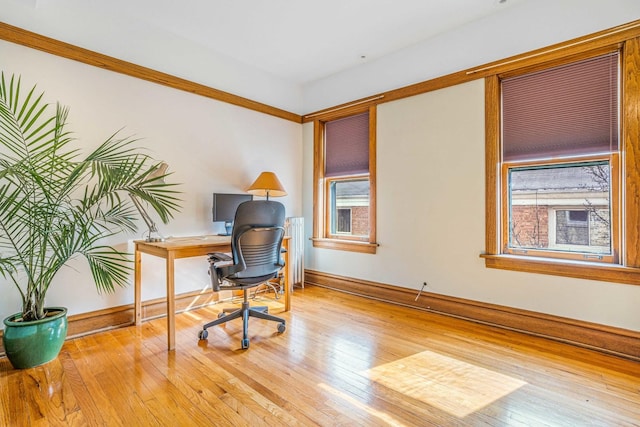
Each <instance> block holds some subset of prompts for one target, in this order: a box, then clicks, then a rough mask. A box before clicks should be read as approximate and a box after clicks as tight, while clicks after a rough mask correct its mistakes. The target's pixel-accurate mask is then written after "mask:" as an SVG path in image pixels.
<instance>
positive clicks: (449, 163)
mask: <svg viewBox="0 0 640 427" xmlns="http://www.w3.org/2000/svg"><path fill="white" fill-rule="evenodd" d="M377 123H378V130H377V144H378V145H377V156H378V158H377V162H378V170H377V183H378V192H377V203H378V215H377V235H378V241H379V243H380V247H379V248H378V252H377V254H375V255H369V254H359V253H353V252H343V251H335V250H328V249H315V248H312V247H311V245H309V244H308V245H307V254H306V261H305V262H306V268H309V269H313V270H319V271H323V272H328V273H332V274H336V275H341V276H347V277H354V278H359V279H364V280H369V281H373V282H378V283H388V284H392V285H395V286H401V287H406V288H410V289H411V288H412V289H415V290H416V292H417V290H418V289H419V288H420V287H421V286H422V283H423V282H424V281H427V282H428V284H429V287H428V288H427V289H426V290H427V291H430V292H435V293H439V294H444V295H450V296H455V297H460V298H466V299H470V300H476V301H483V302H488V303H492V304H499V305H505V306H511V307H517V308H522V309H526V310H532V311H537V312H542V313H548V314H553V315H557V316H564V317H569V318H574V319H580V320H585V321H591V322H595V323H600V324H605V325H611V326H617V327H622V328H627V329H632V330H640V316H638V307H639V306H640V286H633V285H624V284H615V283H607V282H597V281H589V280H580V279H571V278H562V277H556V276H547V275H538V274H530V273H521V272H512V271H504V270H494V269H487V268H485V267H484V261H483V260H482V259H481V258H480V257H479V255H480V253H482V251H483V250H484V247H485V241H484V239H485V221H484V218H485V204H484V176H485V174H484V83H483V81H482V80H478V81H473V82H470V83H466V84H462V85H458V86H454V87H451V88H447V89H443V90H439V91H435V92H431V93H426V94H422V95H419V96H414V97H411V98H407V99H403V100H399V101H395V102H390V103H385V104H382V105H380V106H379V107H378V115H377ZM303 138H304V146H305V148H304V199H303V203H304V216H305V218H306V224H307V226H306V228H307V233H308V234H309V235H311V227H312V225H311V223H312V220H313V219H312V218H313V215H312V201H313V200H312V197H311V196H310V193H312V174H313V163H312V162H313V125H312V124H305V125H304V131H303Z"/></svg>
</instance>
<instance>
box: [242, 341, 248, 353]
mask: <svg viewBox="0 0 640 427" xmlns="http://www.w3.org/2000/svg"><path fill="white" fill-rule="evenodd" d="M242 348H243V349H245V350H246V349H247V348H249V339H248V338H247V339H244V340H242Z"/></svg>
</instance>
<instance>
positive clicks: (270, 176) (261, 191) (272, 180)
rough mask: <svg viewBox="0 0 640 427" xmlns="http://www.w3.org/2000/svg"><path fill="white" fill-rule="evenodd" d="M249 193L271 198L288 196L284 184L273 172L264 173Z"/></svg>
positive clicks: (248, 190)
mask: <svg viewBox="0 0 640 427" xmlns="http://www.w3.org/2000/svg"><path fill="white" fill-rule="evenodd" d="M247 193H251V194H253V195H256V196H267V199H268V198H269V196H272V197H280V196H286V195H287V192H286V191H285V189H284V187H283V186H282V183H281V182H280V180H279V179H278V177H277V176H276V174H275V173H273V172H262V173H261V174H260V176H259V177H258V179H256V180H255V181H254V182H253V184H251V187H249V188H248V189H247Z"/></svg>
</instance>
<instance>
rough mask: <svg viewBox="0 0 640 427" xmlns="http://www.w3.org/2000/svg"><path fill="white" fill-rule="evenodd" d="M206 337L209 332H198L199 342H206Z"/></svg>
mask: <svg viewBox="0 0 640 427" xmlns="http://www.w3.org/2000/svg"><path fill="white" fill-rule="evenodd" d="M208 336H209V332H208V331H207V330H206V329H203V330H201V331H200V332H198V338H199V339H201V340H206V339H207V337H208Z"/></svg>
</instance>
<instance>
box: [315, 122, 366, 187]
mask: <svg viewBox="0 0 640 427" xmlns="http://www.w3.org/2000/svg"><path fill="white" fill-rule="evenodd" d="M368 172H369V113H362V114H358V115H355V116H349V117H345V118H343V119H339V120H333V121H330V122H327V123H326V124H325V176H326V177H336V176H346V175H357V174H363V173H368Z"/></svg>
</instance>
